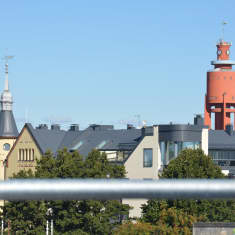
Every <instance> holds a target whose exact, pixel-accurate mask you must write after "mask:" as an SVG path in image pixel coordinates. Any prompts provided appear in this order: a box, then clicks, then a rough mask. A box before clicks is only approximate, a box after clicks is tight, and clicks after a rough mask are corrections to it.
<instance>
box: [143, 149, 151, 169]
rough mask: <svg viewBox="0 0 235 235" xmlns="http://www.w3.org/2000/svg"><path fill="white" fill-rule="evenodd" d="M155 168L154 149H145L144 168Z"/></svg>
mask: <svg viewBox="0 0 235 235" xmlns="http://www.w3.org/2000/svg"><path fill="white" fill-rule="evenodd" d="M152 166H153V149H144V167H152Z"/></svg>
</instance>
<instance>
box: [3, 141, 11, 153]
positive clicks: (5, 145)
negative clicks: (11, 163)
mask: <svg viewBox="0 0 235 235" xmlns="http://www.w3.org/2000/svg"><path fill="white" fill-rule="evenodd" d="M10 148H11V145H10V144H8V143H5V144H4V145H3V150H5V151H9V150H10Z"/></svg>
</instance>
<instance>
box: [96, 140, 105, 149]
mask: <svg viewBox="0 0 235 235" xmlns="http://www.w3.org/2000/svg"><path fill="white" fill-rule="evenodd" d="M106 144H107V141H106V140H103V141H102V142H101V143H100V144H98V145H97V146H96V149H101V148H103V147H104V146H105V145H106Z"/></svg>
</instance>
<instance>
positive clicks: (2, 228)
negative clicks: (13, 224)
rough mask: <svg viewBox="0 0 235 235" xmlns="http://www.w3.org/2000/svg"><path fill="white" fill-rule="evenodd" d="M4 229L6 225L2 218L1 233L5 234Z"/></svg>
mask: <svg viewBox="0 0 235 235" xmlns="http://www.w3.org/2000/svg"><path fill="white" fill-rule="evenodd" d="M3 231H4V225H3V219H2V227H1V235H3Z"/></svg>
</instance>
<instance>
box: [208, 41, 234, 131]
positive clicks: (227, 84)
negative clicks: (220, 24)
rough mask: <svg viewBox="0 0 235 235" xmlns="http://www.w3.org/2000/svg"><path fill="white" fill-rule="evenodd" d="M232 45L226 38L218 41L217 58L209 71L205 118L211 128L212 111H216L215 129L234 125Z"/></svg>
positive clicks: (223, 128)
mask: <svg viewBox="0 0 235 235" xmlns="http://www.w3.org/2000/svg"><path fill="white" fill-rule="evenodd" d="M231 45H232V44H231V43H228V42H225V41H224V40H220V41H219V42H218V44H217V45H216V46H217V60H215V61H212V62H211V64H212V65H214V69H213V70H210V71H208V72H207V93H206V96H205V115H204V120H205V125H207V126H209V128H210V129H211V121H212V120H211V114H212V113H215V120H214V123H215V130H225V129H226V126H228V125H230V124H233V125H234V123H231V114H232V113H235V71H233V70H232V65H234V64H235V61H231V60H230V58H229V55H230V46H231ZM234 119H235V118H234ZM234 126H235V125H234Z"/></svg>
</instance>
